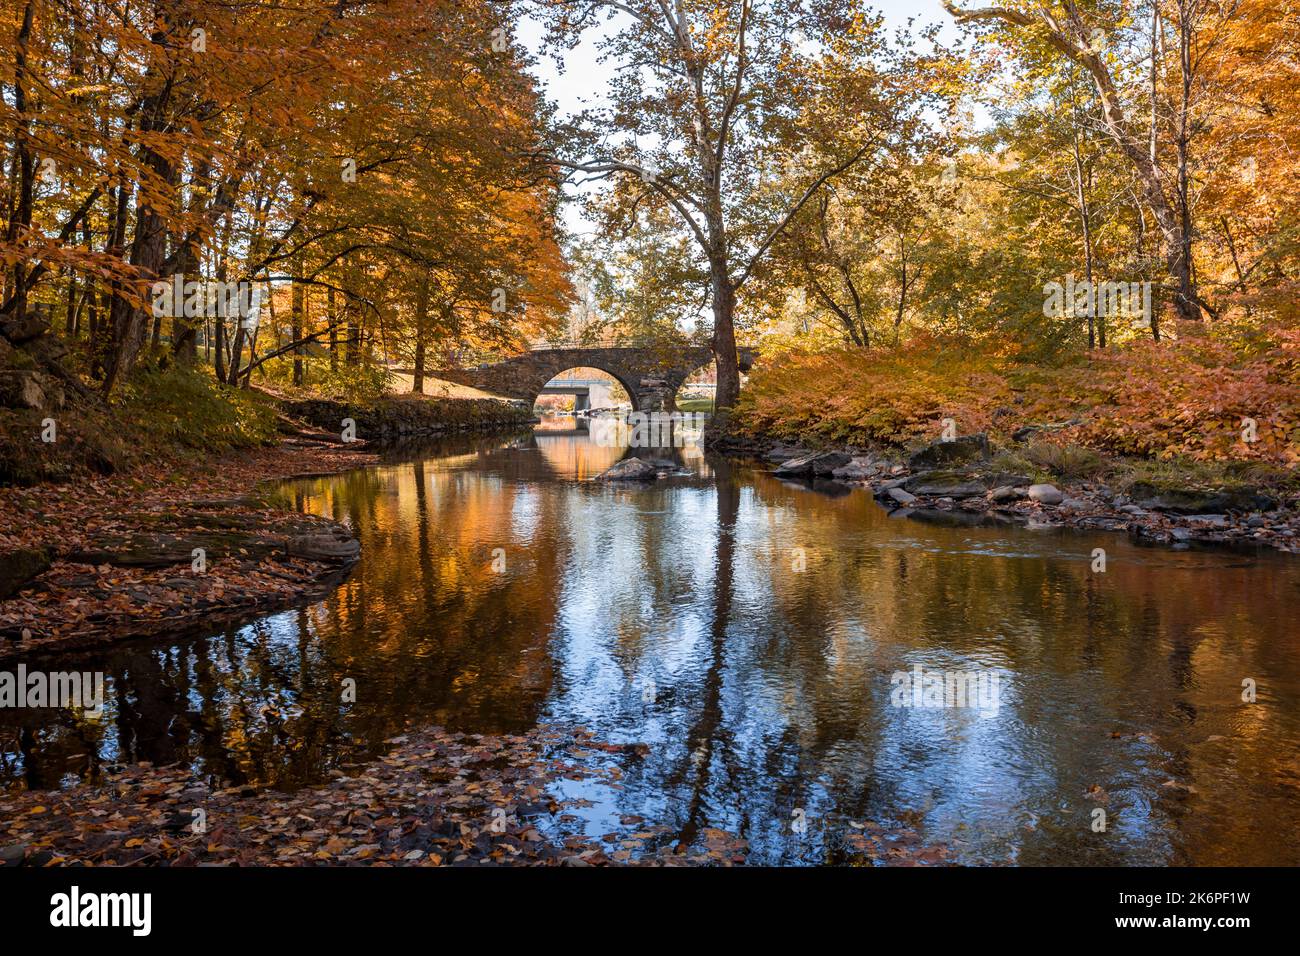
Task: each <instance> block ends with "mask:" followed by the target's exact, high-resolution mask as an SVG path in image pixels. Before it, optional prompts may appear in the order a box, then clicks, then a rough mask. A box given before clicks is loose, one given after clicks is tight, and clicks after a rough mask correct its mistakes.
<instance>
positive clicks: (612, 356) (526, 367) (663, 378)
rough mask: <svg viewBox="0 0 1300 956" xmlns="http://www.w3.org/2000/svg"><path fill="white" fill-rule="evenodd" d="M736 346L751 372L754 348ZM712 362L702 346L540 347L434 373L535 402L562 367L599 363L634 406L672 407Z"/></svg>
mask: <svg viewBox="0 0 1300 956" xmlns="http://www.w3.org/2000/svg"><path fill="white" fill-rule="evenodd" d="M738 351H739V353H740V356H739V357H740V369H741V371H742V372H747V371H749V369H750V367H751V366H752V365H753V362H754V352H753V350H752V349H739V350H738ZM712 361H713V352H712V351H711V350H710V349H709V348H707V347H704V346H662V347H654V346H651V347H647V348H560V349H537V350H535V351H532V352H525V353H524V354H522V355H516V356H514V357H512V358H508V359H505V360H503V361H500V362H496V363H495V364H492V365H480V366H478V367H477V368H469V369H442V370H439V371H437V372H434V373H433V374H434V375H436V376H437V377H438V378H442V379H446V380H447V381H449V382H457V383H459V384H461V385H470V386H472V387H474V388H478V389H482V390H483V391H485V392H492V393H494V394H496V395H505V396H506V397H508V398H517V399H521V400H523V401H527V402H531V401H533V400H534V399H535V398H536V397H537V396H538V395H541V394H544V393H545V392H546V391H547V389H546V385H547V383H548V382H550V381H551V379H553V378H555V377H556V376H557V375H559V374H560V373H561V372H566V371H568V370H569V369H571V368H595V369H600V371H602V372H605V373H607V374H609V375H612V376H614V378H615V379H617V380H618V382H619V384H620V385H622V386H623V388H625V389H627V393H628V395H629V396H631V399H632V408H633V409H634V410H636V411H671V410H672V409H673V408H674V407H675V400H676V396H677V390H678V389H679V388H681V387H682V383H683V382H685V381H686V379H687V378H688V377H689V376H690V375H691V374H692V373H693V372H695V371H697V370H698V369H700V368H703V367H704V366H705V365H708V364H710V363H711V362H712ZM560 384H561V383H558V382H557V383H556V386H559V385H560ZM565 394H573V392H566V393H565Z"/></svg>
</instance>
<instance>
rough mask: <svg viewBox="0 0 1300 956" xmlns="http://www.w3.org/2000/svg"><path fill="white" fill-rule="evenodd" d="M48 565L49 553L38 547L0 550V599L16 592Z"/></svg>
mask: <svg viewBox="0 0 1300 956" xmlns="http://www.w3.org/2000/svg"><path fill="white" fill-rule="evenodd" d="M49 566H50V555H49V553H48V552H47V551H44V550H41V549H39V548H18V549H16V550H13V551H0V601H3V600H5V599H6V598H10V597H12V596H13V595H15V594H17V593H18V592H19V591H21V590H22V589H23V587H24V586H25V585H26V584H27V583H28V582H29V581H31V579H32V578H34V577H36V576H37V575H38V574H41V573H42V572H44V571H45V570H46V569H47V568H48V567H49Z"/></svg>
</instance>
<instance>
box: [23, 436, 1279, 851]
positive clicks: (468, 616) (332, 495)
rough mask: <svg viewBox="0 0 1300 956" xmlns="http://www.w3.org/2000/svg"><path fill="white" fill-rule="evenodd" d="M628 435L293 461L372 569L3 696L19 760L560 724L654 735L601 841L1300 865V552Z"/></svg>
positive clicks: (286, 767)
mask: <svg viewBox="0 0 1300 956" xmlns="http://www.w3.org/2000/svg"><path fill="white" fill-rule="evenodd" d="M624 454H626V450H625V449H623V448H621V447H604V446H603V445H602V443H600V442H597V441H594V440H593V439H592V437H591V435H589V434H587V433H585V432H583V431H579V430H575V429H574V428H573V427H572V422H571V421H568V422H566V421H564V420H561V421H559V422H558V427H557V423H551V424H550V425H549V427H544V428H542V429H539V430H538V431H536V432H531V433H528V434H523V435H518V436H512V437H508V438H502V437H493V438H484V437H474V438H459V439H454V440H447V441H445V442H443V443H441V444H437V445H429V446H425V447H420V448H409V447H408V448H404V449H400V450H394V451H393V452H392V455H391V460H388V461H386V462H385V463H383V464H381V465H379V466H376V467H371V468H367V469H364V470H358V471H353V472H349V473H346V474H342V475H338V476H335V477H331V478H324V479H317V480H308V481H298V482H291V483H286V484H284V485H283V486H281V487H280V488H279V489H278V491H277V494H278V496H279V497H280V498H281V499H282V501H283V503H284V504H285V505H286V506H288V507H293V508H297V509H302V510H305V511H311V512H316V513H320V514H324V515H329V516H331V517H333V518H335V519H338V520H340V521H343V522H346V523H347V524H348V525H349V526H350V527H351V528H352V529H353V530H354V532H355V534H356V536H357V537H358V538H359V540H360V541H361V544H362V554H363V557H362V559H361V561H360V563H359V565H358V566H357V567H356V569H355V571H354V572H353V573H352V575H351V576H350V577H349V578H348V579H347V580H346V581H345V582H344V583H342V584H341V585H340V586H339V587H338V588H337V589H336V590H334V591H333V592H332V593H331V594H329V595H328V596H327V597H325V598H324V599H322V600H319V601H316V602H314V603H312V604H310V605H309V606H307V607H303V608H301V609H296V610H290V611H285V612H282V613H276V614H270V615H267V616H264V617H262V618H260V619H258V620H255V621H252V622H250V623H247V624H244V625H241V626H233V627H229V628H227V629H224V630H221V631H218V632H215V633H198V634H190V635H186V636H178V637H176V638H174V639H164V640H156V639H155V640H150V641H140V642H133V643H130V644H126V645H122V646H120V647H117V648H115V649H112V650H110V651H106V652H104V653H97V654H90V655H85V656H84V657H78V658H76V659H75V661H72V662H69V663H67V664H66V665H64V666H68V667H71V666H74V665H75V666H76V667H77V668H78V669H81V670H102V671H104V672H105V674H106V689H107V703H106V709H105V714H104V716H103V718H102V719H100V720H98V721H91V720H86V719H84V718H83V717H81V716H80V715H77V714H75V713H72V712H53V711H27V712H20V711H3V712H0V783H7V784H19V783H25V784H26V785H27V786H30V787H57V786H64V785H68V784H70V783H73V782H76V781H77V780H81V779H87V778H94V777H95V776H96V775H97V773H98V772H99V771H100V769H102V768H103V767H104V766H105V765H108V764H112V763H119V762H131V761H144V760H148V761H152V762H154V763H155V764H170V763H175V762H178V761H181V762H187V763H189V764H191V765H193V767H194V768H195V769H196V770H197V771H199V772H201V773H205V774H211V775H212V776H213V777H215V778H217V779H220V780H225V781H234V782H244V781H249V782H258V783H268V784H271V785H275V786H279V787H285V788H290V787H297V786H302V785H305V784H310V783H313V782H317V781H320V780H323V779H326V777H327V776H328V774H329V773H330V772H331V771H334V770H336V769H338V768H343V769H344V771H345V772H347V770H348V769H349V768H351V767H354V766H356V765H357V764H364V762H365V761H366V760H369V759H373V758H375V757H376V756H378V755H379V754H382V752H383V750H384V740H386V739H388V738H390V737H392V736H393V735H394V734H397V733H400V731H401V729H402V727H403V726H404V725H405V724H406V722H407V721H414V722H416V723H434V724H440V725H443V726H446V727H448V728H451V729H455V730H461V731H466V732H474V733H518V732H522V731H525V730H527V729H529V728H532V727H534V726H536V725H537V724H538V723H548V724H559V725H561V726H582V727H585V728H587V729H588V730H590V731H592V732H593V733H594V734H595V736H596V737H597V738H598V739H602V740H605V741H609V742H612V743H643V744H646V745H648V752H643V753H642V754H640V755H635V756H628V757H627V759H626V760H625V761H624V763H625V766H623V767H622V768H621V769H622V770H623V778H622V787H621V788H620V789H617V790H613V791H609V790H601V791H600V792H599V793H596V791H595V790H594V789H592V791H591V792H590V793H579V794H578V795H581V796H587V797H589V798H590V799H591V801H592V803H591V806H588V807H586V808H585V809H584V810H583V811H582V813H583V815H584V822H585V825H586V826H587V827H588V829H589V830H590V832H591V833H593V834H597V835H598V834H600V833H603V832H606V831H605V829H603V827H605V825H606V824H607V823H608V821H609V819H610V818H612V817H619V816H624V815H628V814H632V815H636V816H640V817H644V818H645V819H646V820H648V821H652V822H654V823H657V824H668V825H670V826H672V827H673V828H675V829H677V830H679V831H680V833H681V836H682V839H685V840H688V841H689V840H692V839H695V838H696V837H697V836H698V835H699V834H700V833H701V832H703V831H704V830H706V829H707V828H711V827H717V828H722V829H726V830H730V831H733V832H736V833H739V834H741V835H743V836H744V837H745V838H746V839H747V840H748V841H749V843H750V846H751V848H752V855H751V859H753V860H756V861H762V862H781V863H797V862H818V861H824V860H826V859H828V858H829V857H828V853H829V850H828V849H827V847H828V846H829V841H828V839H827V837H826V834H827V833H829V831H830V830H831V829H832V828H833V827H834V826H839V825H841V822H842V821H846V820H857V821H867V820H869V821H873V822H875V823H878V824H880V825H882V826H885V827H906V828H908V829H910V830H912V831H914V832H916V833H917V834H919V835H920V837H921V838H922V839H923V840H925V841H929V842H933V843H936V844H942V845H944V846H947V847H948V848H949V849H950V852H951V854H952V858H953V859H955V860H956V861H957V862H961V863H982V864H1006V863H1012V864H1014V863H1021V864H1101V863H1129V864H1217V865H1228V864H1292V865H1294V864H1297V863H1300V843H1297V842H1296V840H1295V839H1294V834H1295V833H1296V831H1297V824H1298V823H1300V615H1297V613H1296V608H1297V606H1300V562H1297V561H1295V560H1294V559H1290V558H1287V557H1285V556H1281V555H1275V554H1267V553H1261V554H1241V553H1233V552H1226V551H1210V550H1191V551H1181V552H1177V551H1170V550H1166V549H1160V548H1151V547H1142V546H1138V545H1137V544H1135V543H1133V542H1131V541H1129V540H1128V539H1127V538H1126V537H1124V536H1122V535H1115V534H1086V533H1080V532H1073V531H1068V530H1062V529H1055V530H1052V529H1043V530H1029V529H1025V528H1021V527H1013V526H1006V527H969V526H961V525H956V524H953V525H949V524H945V523H933V522H922V521H916V520H909V519H905V518H898V517H890V516H889V513H888V512H887V511H885V510H884V509H882V508H881V507H880V506H879V505H878V504H877V503H876V502H875V501H873V500H872V498H871V496H870V495H869V494H868V493H865V492H863V491H861V490H857V489H852V488H849V487H848V486H844V485H839V484H836V483H815V484H806V483H799V482H787V481H781V480H778V479H776V478H775V477H773V476H772V475H770V474H769V473H767V471H766V470H765V469H763V468H762V467H758V466H753V467H750V466H745V465H741V464H737V463H734V462H727V461H723V460H715V459H712V458H707V457H705V456H704V455H703V454H702V453H701V452H700V451H699V450H698V449H697V448H692V447H687V448H681V449H663V450H660V451H657V452H655V454H659V455H667V456H671V457H673V458H674V459H675V460H676V461H677V463H678V464H679V465H680V472H679V473H678V474H675V475H673V476H671V477H667V478H661V479H659V480H657V481H655V482H653V483H649V484H648V485H621V486H619V485H613V484H607V483H603V482H597V481H592V480H590V479H591V478H593V476H595V475H597V474H598V473H600V472H601V471H603V470H604V469H605V468H607V467H609V466H610V465H612V464H613V463H615V462H616V461H617V460H619V459H620V458H621V457H623V456H624ZM1096 548H1103V549H1105V552H1106V565H1105V570H1104V571H1096V570H1094V564H1095V561H1094V557H1093V554H1094V549H1096ZM918 675H928V676H929V677H930V679H931V680H933V679H935V675H938V677H937V679H938V680H939V681H941V682H942V681H948V685H947V687H948V693H947V696H946V697H945V695H944V693H943V692H942V691H939V692H936V693H935V694H933V695H932V694H930V690H933V689H934V687H935V686H942V685H934V684H925V683H924V681H922V682H921V684H922V686H921V687H918V688H917V689H916V691H915V692H913V691H912V690H911V689H910V688H911V684H910V683H909V682H911V681H913V680H914V679H915V678H916V677H917V676H918ZM967 676H969V677H971V678H973V679H974V680H975V681H976V683H974V684H968V685H967V687H968V689H969V690H970V694H969V696H968V698H967V699H966V700H965V705H964V706H963V705H962V698H961V695H954V694H953V693H952V690H951V687H952V682H953V681H954V680H955V681H956V682H958V683H960V681H962V680H963V679H964V678H965V677H967ZM350 682H355V684H354V685H353V684H351V683H350ZM1244 682H1245V686H1244ZM344 686H355V688H356V691H355V701H351V700H344V697H345V696H348V695H346V694H344V693H343V692H341V688H342V687H344ZM1250 688H1253V690H1254V693H1253V695H1252V694H1250V693H1247V691H1248V690H1249V689H1250ZM1243 695H1244V696H1245V697H1247V698H1249V697H1251V696H1253V698H1254V699H1253V701H1252V700H1245V699H1243ZM930 705H935V706H930ZM939 705H942V706H939ZM566 786H570V787H571V789H570V790H569V791H567V792H565V795H567V796H572V795H574V792H575V790H574V788H576V786H577V785H569V784H566V782H564V781H557V784H556V787H557V789H558V790H561V791H563V790H564V788H565V787H566ZM1098 810H1101V811H1103V812H1104V814H1105V830H1104V832H1098V831H1097V825H1098V824H1097V821H1098V819H1099V815H1098V813H1097V811H1098ZM796 820H803V821H806V824H807V829H806V831H805V832H797V830H798V829H799V828H796V827H793V826H792V821H796ZM831 821H837V822H834V823H832V822H831Z"/></svg>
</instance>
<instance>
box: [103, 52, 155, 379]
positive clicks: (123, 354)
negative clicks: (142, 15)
mask: <svg viewBox="0 0 1300 956" xmlns="http://www.w3.org/2000/svg"><path fill="white" fill-rule="evenodd" d="M150 39H151V41H152V42H153V44H154V45H155V46H156V47H158V48H159V50H161V49H162V48H163V47H164V46H165V45H166V42H167V35H166V33H165V32H164V31H162V30H155V31H154V33H153V35H152V37H151V38H150ZM158 58H159V60H161V59H162V54H161V53H159V54H158ZM145 85H146V88H148V89H150V90H151V92H150V93H149V94H148V95H147V96H145V98H144V101H143V103H142V104H141V109H140V114H141V122H140V131H141V132H142V133H144V134H149V133H153V132H157V131H159V130H161V129H163V128H165V126H166V112H167V108H168V105H169V103H170V100H171V83H169V82H164V80H163V78H162V77H161V76H159V75H158V68H157V62H155V64H152V65H151V66H150V68H149V70H148V73H147V74H146V78H145ZM143 141H144V142H145V143H148V141H149V140H148V139H147V138H145V139H144V140H143ZM141 155H142V157H143V159H144V161H145V164H146V165H147V166H148V167H149V168H150V169H151V170H152V171H153V172H154V173H155V174H156V175H157V177H158V179H159V181H160V182H163V183H166V182H170V181H171V179H172V169H171V163H170V162H169V161H168V159H167V158H166V157H165V156H162V155H160V154H158V153H157V152H155V151H154V150H153V149H152V148H150V147H149V146H147V145H146V146H143V147H142V154H141ZM166 240H167V222H166V220H165V219H164V218H163V216H162V215H160V213H159V212H158V210H156V209H155V208H154V206H153V204H152V202H151V201H150V200H148V199H147V198H146V197H145V195H144V194H143V193H142V194H141V200H140V202H139V203H138V205H137V208H136V219H135V235H134V237H133V238H132V240H131V260H130V261H131V265H133V266H135V267H136V269H137V271H138V272H140V273H142V274H144V275H145V276H146V277H157V275H158V269H159V267H160V266H161V265H162V263H163V261H164V259H165V258H166ZM113 306H114V309H113V312H114V315H113V354H112V356H111V358H110V360H109V364H108V372H107V374H105V376H104V394H105V395H107V394H109V393H111V392H112V390H113V386H114V385H116V384H117V382H118V381H120V380H121V379H122V378H123V377H125V375H126V374H127V373H128V372H130V371H131V368H132V366H134V365H135V360H136V358H137V357H138V356H139V354H140V349H141V347H142V346H143V345H144V333H145V328H146V322H147V320H148V317H149V312H148V310H146V309H145V308H143V307H141V306H137V305H133V304H131V303H129V302H127V301H126V300H125V299H123V298H121V297H118V298H117V299H115V300H114V302H113Z"/></svg>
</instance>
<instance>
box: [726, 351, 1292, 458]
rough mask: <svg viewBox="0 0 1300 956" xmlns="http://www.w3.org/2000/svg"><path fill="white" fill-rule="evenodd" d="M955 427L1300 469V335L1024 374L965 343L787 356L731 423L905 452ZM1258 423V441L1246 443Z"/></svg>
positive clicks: (763, 372) (1031, 369)
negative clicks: (1029, 430) (1251, 349)
mask: <svg viewBox="0 0 1300 956" xmlns="http://www.w3.org/2000/svg"><path fill="white" fill-rule="evenodd" d="M945 418H951V419H953V420H954V421H955V422H956V425H957V428H958V431H959V432H960V433H963V434H966V433H970V432H976V431H986V432H991V433H993V434H995V435H997V436H999V437H1001V438H1003V439H1005V438H1006V436H1008V435H1009V434H1010V433H1011V432H1013V431H1014V430H1015V429H1017V428H1019V427H1021V426H1022V425H1028V424H1044V423H1049V422H1050V423H1057V424H1059V423H1063V422H1068V421H1072V420H1075V419H1078V420H1079V422H1080V423H1079V424H1076V425H1073V426H1069V427H1066V428H1063V429H1060V430H1057V431H1053V432H1051V433H1048V435H1049V437H1050V440H1053V441H1061V442H1077V443H1079V444H1084V445H1088V446H1091V447H1094V448H1098V449H1103V450H1106V451H1110V452H1112V453H1117V454H1125V455H1136V456H1142V457H1160V458H1170V457H1176V456H1186V457H1189V458H1193V459H1197V460H1204V461H1208V460H1226V459H1248V460H1259V461H1270V462H1278V463H1283V464H1295V463H1296V462H1297V461H1300V333H1291V332H1287V333H1280V334H1279V335H1278V337H1277V342H1276V344H1275V345H1274V347H1272V348H1271V349H1269V350H1266V351H1257V352H1256V353H1255V354H1253V355H1249V356H1246V357H1242V356H1240V355H1238V354H1237V353H1235V352H1234V351H1233V350H1232V349H1231V348H1230V347H1229V346H1228V345H1226V344H1224V343H1222V342H1215V341H1212V340H1207V339H1196V340H1185V341H1183V342H1181V343H1161V344H1158V345H1157V344H1155V343H1150V342H1142V343H1135V344H1133V345H1131V346H1128V347H1126V348H1124V349H1122V350H1109V351H1099V352H1093V353H1090V354H1088V355H1087V356H1086V357H1085V358H1084V359H1082V360H1081V361H1080V362H1079V363H1078V364H1075V365H1070V366H1065V367H1047V366H1035V365H1026V364H1017V363H1014V362H1012V361H1011V360H1009V359H1006V358H1003V357H998V356H993V355H990V354H987V353H981V352H979V351H976V350H974V349H972V348H971V347H970V346H966V345H951V344H949V345H944V344H942V343H939V342H934V341H931V342H926V343H916V344H913V345H911V346H908V347H906V348H903V349H900V350H897V351H892V352H889V351H880V350H861V349H842V350H838V351H831V352H821V353H798V352H787V353H784V354H781V355H774V356H771V357H770V358H767V359H765V360H764V361H763V362H760V364H759V366H758V367H757V368H756V369H755V370H754V373H753V375H752V376H751V377H750V380H749V384H748V386H747V388H746V389H745V390H744V391H743V392H742V393H741V397H740V402H739V404H738V405H737V408H736V413H735V416H734V419H735V421H736V426H737V427H738V428H739V430H740V431H741V432H742V433H744V434H748V435H766V436H770V437H774V438H779V439H784V440H795V439H802V440H813V441H823V442H830V443H845V444H886V445H896V446H901V445H906V444H909V443H911V442H915V441H918V440H929V439H933V438H935V437H937V436H938V435H939V434H940V432H941V431H942V428H943V420H944V419H945ZM1245 419H1250V420H1251V421H1253V423H1254V437H1255V439H1256V440H1255V441H1253V442H1247V441H1244V440H1243V429H1244V428H1245V427H1246V426H1248V425H1249V424H1250V422H1246V421H1244V420H1245Z"/></svg>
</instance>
